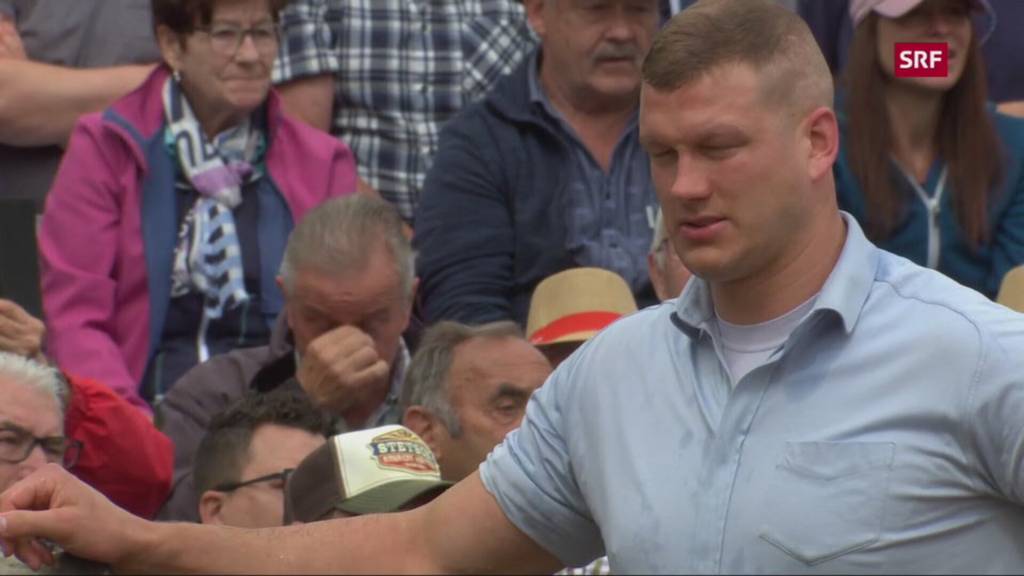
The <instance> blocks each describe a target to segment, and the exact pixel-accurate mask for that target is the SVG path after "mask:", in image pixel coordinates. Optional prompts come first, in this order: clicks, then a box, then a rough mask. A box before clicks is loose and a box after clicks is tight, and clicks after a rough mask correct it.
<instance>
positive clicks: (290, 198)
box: [39, 67, 356, 411]
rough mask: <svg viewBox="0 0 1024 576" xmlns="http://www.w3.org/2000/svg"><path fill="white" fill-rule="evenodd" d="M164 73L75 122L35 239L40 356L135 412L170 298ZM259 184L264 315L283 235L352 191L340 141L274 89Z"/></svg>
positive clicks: (172, 228)
mask: <svg viewBox="0 0 1024 576" xmlns="http://www.w3.org/2000/svg"><path fill="white" fill-rule="evenodd" d="M167 75H168V70H167V68H166V67H159V68H157V69H156V70H155V71H154V72H153V74H151V75H150V77H149V78H148V79H146V81H145V82H144V83H143V84H142V85H141V86H140V87H139V88H137V89H136V90H135V91H133V92H132V93H130V94H128V95H126V96H125V97H123V98H121V99H120V100H118V101H117V102H115V103H114V104H113V105H112V106H111V107H110V108H108V109H107V110H106V111H104V112H103V113H99V114H89V115H86V116H83V117H82V119H81V120H79V122H78V125H77V126H76V127H75V130H74V132H73V133H72V135H71V140H70V143H69V145H68V150H67V153H66V154H65V155H64V160H63V162H62V164H61V167H60V170H59V171H58V173H57V177H56V180H55V181H54V185H53V189H52V190H51V191H50V194H49V196H48V197H47V201H46V210H45V213H44V215H43V221H42V226H41V229H40V232H39V250H40V253H41V271H42V289H43V307H44V309H45V312H46V320H47V332H48V334H47V345H48V352H49V354H51V355H52V357H53V358H54V360H55V361H56V362H57V364H58V365H60V366H61V367H63V368H64V369H65V370H67V371H69V372H72V373H74V374H78V375H81V376H83V377H87V378H94V379H96V380H99V381H101V382H105V383H106V384H108V385H109V386H110V387H111V388H113V389H114V390H115V391H116V392H117V393H118V394H120V395H121V396H123V397H124V398H126V399H128V400H129V401H130V402H132V403H133V404H135V405H136V406H138V407H140V408H142V409H143V410H147V411H148V410H149V408H148V405H147V404H146V403H145V402H144V401H143V400H142V398H141V397H140V396H139V394H138V386H139V382H140V381H141V380H142V378H143V375H144V374H145V371H146V367H147V363H148V362H149V361H150V359H151V358H152V356H153V351H154V349H155V347H156V344H157V343H158V341H159V338H160V335H161V333H162V329H163V321H164V315H165V313H166V310H167V305H168V302H169V299H170V274H171V267H172V256H173V251H174V244H175V237H176V234H177V230H176V221H175V217H174V213H175V203H174V195H173V190H174V188H173V185H174V173H175V167H174V166H173V165H172V160H171V157H170V155H169V154H168V153H167V152H166V147H165V144H164V138H163V132H164V126H165V121H164V110H163V103H162V99H161V90H162V87H163V85H164V82H165V81H166V79H167ZM267 115H268V122H267V125H268V138H267V139H268V147H267V152H266V167H267V177H266V178H264V179H263V180H264V181H266V182H267V185H266V186H264V187H263V188H264V190H262V191H261V193H260V194H259V195H258V197H257V198H256V199H257V201H259V202H260V213H261V217H260V259H261V271H262V274H263V276H264V278H263V279H262V280H261V283H262V286H261V287H262V288H263V293H264V300H265V307H266V309H265V310H264V314H265V315H266V316H267V317H268V318H271V319H272V318H273V317H274V316H276V314H277V313H278V312H279V311H280V308H281V306H282V299H281V296H280V293H279V291H278V290H277V288H276V287H275V286H274V278H273V277H274V275H275V274H276V271H277V268H278V265H279V263H280V258H281V256H282V255H283V252H284V244H285V241H286V239H287V235H288V233H289V232H290V231H291V229H292V227H293V226H294V224H295V222H297V221H298V220H299V219H300V218H301V217H302V215H303V214H305V213H306V211H307V210H309V209H310V208H312V207H314V206H316V205H317V204H319V203H320V202H322V201H324V200H326V199H327V198H329V197H332V196H341V195H345V194H351V193H354V192H355V191H356V170H355V162H354V159H353V157H352V153H351V151H350V150H349V149H348V147H347V146H346V145H345V144H343V143H342V142H340V141H338V140H336V139H335V138H333V137H331V136H329V135H328V134H326V133H323V132H320V131H317V130H315V129H313V128H310V127H308V126H306V125H305V124H302V123H300V122H298V121H296V120H293V119H292V118H290V117H288V116H287V115H285V114H284V112H283V111H282V110H281V105H280V102H279V100H278V98H277V95H276V94H275V93H274V92H273V91H271V93H270V95H269V97H268V105H267Z"/></svg>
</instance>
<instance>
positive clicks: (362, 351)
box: [345, 346, 380, 374]
mask: <svg viewBox="0 0 1024 576" xmlns="http://www.w3.org/2000/svg"><path fill="white" fill-rule="evenodd" d="M346 358H347V360H346V361H345V364H346V365H347V366H348V371H349V372H351V373H352V374H358V373H360V372H362V371H363V370H366V369H367V368H370V367H371V366H373V365H374V364H376V363H377V362H379V361H380V356H379V355H378V354H377V349H376V348H373V347H372V346H364V347H362V348H359V349H357V350H355V351H353V352H352V353H351V354H350V355H348V356H347V357H346Z"/></svg>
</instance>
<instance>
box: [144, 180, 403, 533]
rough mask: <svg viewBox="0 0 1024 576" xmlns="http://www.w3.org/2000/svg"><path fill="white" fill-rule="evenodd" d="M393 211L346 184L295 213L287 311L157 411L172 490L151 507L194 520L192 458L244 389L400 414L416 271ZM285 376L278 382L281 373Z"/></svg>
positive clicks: (374, 420) (378, 415) (357, 418)
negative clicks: (263, 334) (265, 334)
mask: <svg viewBox="0 0 1024 576" xmlns="http://www.w3.org/2000/svg"><path fill="white" fill-rule="evenodd" d="M412 261H413V256H412V249H411V248H410V246H409V242H408V240H407V239H406V238H405V236H404V235H403V234H402V221H401V219H400V218H399V216H398V213H397V212H396V211H395V209H394V208H393V207H392V206H391V205H389V204H388V203H387V202H385V201H383V200H380V199H377V198H373V197H370V196H366V195H353V196H348V197H344V198H337V199H332V200H328V201H327V202H324V203H323V204H321V205H320V206H318V207H317V208H315V209H313V210H311V211H310V212H309V213H308V214H307V215H306V216H305V217H304V218H303V219H302V221H301V222H299V223H298V225H297V226H296V228H295V230H294V231H293V232H292V235H291V237H290V238H289V239H288V245H287V247H286V248H285V254H284V258H283V261H282V263H281V271H280V276H279V277H278V282H279V283H280V285H281V288H282V291H283V293H284V298H285V310H284V313H283V314H282V315H281V317H280V318H279V319H278V322H277V325H276V326H275V329H274V332H273V334H272V336H271V341H270V344H269V345H268V346H265V347H261V348H251V349H247V350H236V351H234V352H231V353H229V354H225V355H222V356H218V357H215V358H213V359H211V360H210V361H209V362H206V363H204V364H201V365H199V366H196V367H195V368H193V369H192V370H191V371H189V372H188V373H187V374H185V376H184V377H183V378H182V379H181V381H180V382H178V383H177V384H176V385H175V386H174V387H173V388H172V390H171V392H170V393H168V395H167V397H166V398H165V399H164V402H163V403H162V404H161V406H160V410H159V414H158V418H160V419H161V420H162V428H163V430H164V432H165V433H166V434H167V435H168V436H169V437H170V438H171V439H172V440H173V441H174V444H175V472H174V484H173V487H172V490H173V491H172V495H171V498H170V499H169V501H168V503H167V504H166V505H165V506H164V509H163V510H162V512H161V514H160V518H161V519H166V520H190V521H197V520H198V518H197V517H196V513H195V510H196V493H195V490H194V488H193V486H192V479H191V469H192V460H193V456H194V454H195V451H196V447H197V446H198V444H199V441H200V439H201V438H202V435H203V433H204V431H205V430H206V427H207V426H208V424H209V421H210V418H211V416H212V415H214V414H216V413H218V412H220V411H222V410H224V409H225V408H227V407H228V406H229V405H230V404H232V403H233V402H234V401H235V400H237V399H238V398H240V397H241V396H242V395H243V394H244V393H245V392H246V391H247V390H250V389H254V390H257V391H260V392H268V391H270V390H274V389H277V388H279V387H282V386H286V387H287V386H295V387H296V388H300V389H301V390H302V391H303V392H304V393H305V394H307V395H308V396H309V397H310V399H311V400H312V401H313V403H314V404H316V405H317V406H319V407H322V408H325V409H327V410H329V411H330V412H332V413H334V414H336V415H338V416H341V417H342V418H343V419H344V420H345V423H346V424H347V426H348V428H350V429H353V430H355V429H361V428H364V427H372V426H381V425H384V424H392V423H397V422H398V420H399V418H400V417H401V413H400V412H399V410H398V397H399V393H400V391H401V385H402V382H403V380H404V378H405V366H406V364H407V362H408V352H407V350H406V348H405V345H404V343H403V342H402V332H403V331H404V330H405V329H406V327H407V326H408V324H409V318H410V314H411V309H412V301H413V294H414V293H415V290H416V282H415V278H414V274H413V262H412ZM286 383H287V384H286Z"/></svg>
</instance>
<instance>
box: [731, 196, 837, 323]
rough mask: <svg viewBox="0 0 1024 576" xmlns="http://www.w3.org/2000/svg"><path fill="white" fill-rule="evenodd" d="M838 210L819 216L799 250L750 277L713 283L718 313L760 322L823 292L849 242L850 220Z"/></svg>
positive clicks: (735, 320)
mask: <svg viewBox="0 0 1024 576" xmlns="http://www.w3.org/2000/svg"><path fill="white" fill-rule="evenodd" d="M831 211H833V212H834V214H829V215H821V216H818V217H816V218H815V220H816V221H817V225H815V226H813V227H812V229H810V230H808V231H807V233H805V234H803V235H802V237H801V240H800V242H799V243H797V244H796V245H795V246H796V249H795V250H794V252H795V254H794V255H793V256H791V257H789V258H788V259H787V260H784V261H781V262H779V263H777V264H776V265H775V266H773V267H770V268H768V269H766V270H765V271H763V272H761V273H759V274H755V275H754V276H752V277H750V278H745V279H743V280H739V281H734V282H722V283H711V297H712V299H713V300H714V302H715V310H716V312H717V313H718V316H719V317H720V318H721V319H723V320H725V321H726V322H729V323H732V324H760V323H762V322H767V321H769V320H773V319H775V318H778V317H780V316H782V315H784V314H786V313H787V312H789V311H791V310H793V309H794V308H796V307H797V306H799V305H800V304H802V303H804V302H806V301H807V300H809V299H810V298H811V297H812V296H814V295H815V294H817V293H818V292H821V288H822V286H824V285H825V281H826V280H827V279H828V277H829V274H831V273H832V270H833V269H834V268H835V266H836V263H837V262H838V261H839V255H840V254H841V253H842V251H843V245H844V244H845V242H846V223H845V222H843V220H842V217H841V216H840V215H839V213H838V212H837V211H835V209H834V208H832V209H831Z"/></svg>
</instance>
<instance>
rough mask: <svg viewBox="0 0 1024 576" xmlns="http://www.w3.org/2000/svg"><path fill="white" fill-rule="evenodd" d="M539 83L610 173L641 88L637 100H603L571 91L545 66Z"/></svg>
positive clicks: (636, 98) (600, 163)
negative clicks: (613, 159)
mask: <svg viewBox="0 0 1024 576" xmlns="http://www.w3.org/2000/svg"><path fill="white" fill-rule="evenodd" d="M539 81H540V89H541V90H542V91H543V92H544V95H545V96H547V99H548V102H550V103H551V106H552V107H554V109H555V110H557V111H558V113H559V114H561V116H562V118H563V119H564V120H565V121H566V122H567V123H568V124H569V126H571V127H572V129H573V131H575V132H576V135H577V136H578V137H579V138H580V140H581V141H582V143H583V145H584V146H585V147H586V148H587V150H588V151H589V152H590V154H591V155H592V156H593V157H594V159H595V160H597V163H598V164H599V165H600V166H601V168H602V169H603V170H604V171H605V172H607V171H608V170H609V168H610V166H611V158H612V154H613V153H614V151H615V145H616V144H618V142H619V139H620V138H621V137H622V133H623V132H624V131H625V130H626V126H628V125H629V122H630V121H631V120H632V118H633V115H634V114H635V113H636V108H637V104H638V102H639V94H640V92H639V86H638V87H637V93H636V97H632V98H607V97H605V98H602V97H600V96H596V97H595V96H594V95H590V96H587V95H583V94H579V93H574V92H573V91H571V90H569V89H567V88H566V86H565V84H564V83H563V82H561V81H560V80H559V79H558V78H556V77H555V74H554V73H553V72H551V70H550V69H548V68H545V67H544V65H543V63H542V64H541V67H540V74H539Z"/></svg>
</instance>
